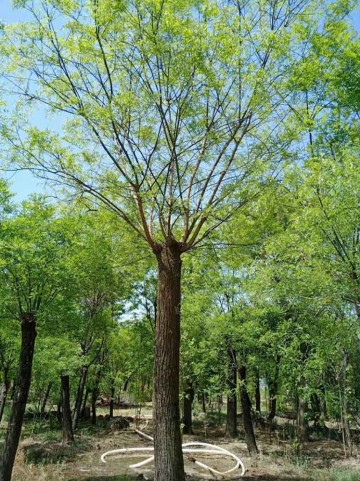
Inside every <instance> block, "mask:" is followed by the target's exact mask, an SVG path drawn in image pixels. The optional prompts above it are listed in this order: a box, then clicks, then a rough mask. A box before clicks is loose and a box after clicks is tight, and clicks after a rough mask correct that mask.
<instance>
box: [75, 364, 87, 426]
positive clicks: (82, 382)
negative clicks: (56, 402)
mask: <svg viewBox="0 0 360 481" xmlns="http://www.w3.org/2000/svg"><path fill="white" fill-rule="evenodd" d="M88 371H89V368H88V366H82V368H81V374H80V380H79V385H78V390H77V393H76V400H75V406H74V410H73V414H72V426H73V431H75V429H76V427H77V423H78V420H79V417H80V412H81V405H82V401H83V397H84V389H85V384H86V378H87V375H88Z"/></svg>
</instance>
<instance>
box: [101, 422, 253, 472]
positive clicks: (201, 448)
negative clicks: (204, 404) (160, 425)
mask: <svg viewBox="0 0 360 481" xmlns="http://www.w3.org/2000/svg"><path fill="white" fill-rule="evenodd" d="M135 431H136V432H137V433H138V434H139V435H140V436H142V437H144V438H146V439H149V441H154V439H153V438H152V437H151V436H148V435H147V434H145V433H143V432H141V431H138V430H137V429H136V430H135ZM182 448H183V453H184V454H195V455H196V454H197V453H199V454H220V455H223V456H227V457H230V458H232V459H233V460H234V461H235V465H234V466H233V467H232V468H230V469H228V470H227V471H218V470H217V469H214V468H212V467H210V466H208V465H207V464H205V463H202V462H200V461H196V460H195V461H194V463H195V464H197V465H198V466H199V467H201V468H204V469H207V470H208V471H211V472H212V473H213V474H219V475H222V476H224V475H226V474H230V473H232V472H234V471H236V470H237V469H239V468H241V474H240V476H244V474H245V466H244V463H243V462H242V461H241V459H240V458H239V457H238V456H236V455H235V454H233V453H231V452H230V451H228V450H227V449H224V448H221V447H220V446H216V445H214V444H208V443H201V442H192V443H185V444H183V445H182ZM205 448H206V449H205ZM152 452H154V447H153V446H148V447H142V448H123V449H113V450H112V451H107V452H106V453H104V454H103V455H102V456H101V461H102V462H103V463H106V461H105V458H106V457H107V456H110V455H112V454H124V453H144V455H145V456H148V458H147V459H145V460H144V461H140V463H136V464H131V465H130V466H129V467H130V468H141V467H142V466H145V465H146V464H148V463H151V462H152V461H154V455H153V454H150V453H152ZM145 453H147V454H145Z"/></svg>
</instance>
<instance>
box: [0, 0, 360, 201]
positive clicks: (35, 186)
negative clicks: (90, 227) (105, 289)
mask: <svg viewBox="0 0 360 481" xmlns="http://www.w3.org/2000/svg"><path fill="white" fill-rule="evenodd" d="M26 19H27V14H26V11H24V10H14V9H13V8H12V0H0V21H4V22H17V21H23V20H26ZM352 20H353V23H354V26H355V28H356V29H357V30H358V31H359V32H360V0H359V7H358V8H357V10H356V11H355V12H354V13H353V15H352ZM7 178H8V179H9V180H10V182H11V190H12V191H13V192H14V193H15V200H16V201H21V200H23V199H25V198H26V197H27V196H28V195H29V194H31V193H34V192H44V193H47V191H46V189H45V187H44V185H43V183H42V182H41V181H40V180H39V179H36V178H35V177H34V176H32V175H31V174H30V173H29V172H16V173H15V174H12V175H8V176H7Z"/></svg>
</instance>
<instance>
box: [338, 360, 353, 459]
mask: <svg viewBox="0 0 360 481" xmlns="http://www.w3.org/2000/svg"><path fill="white" fill-rule="evenodd" d="M349 359H350V355H349V353H348V352H346V351H344V352H343V361H342V366H341V369H340V372H339V376H338V384H339V401H340V413H341V430H342V438H343V448H344V454H345V456H351V455H352V449H353V448H352V436H351V429H350V422H349V412H348V407H347V392H346V391H347V379H346V373H347V367H348V364H349Z"/></svg>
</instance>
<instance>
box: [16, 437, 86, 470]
mask: <svg viewBox="0 0 360 481" xmlns="http://www.w3.org/2000/svg"><path fill="white" fill-rule="evenodd" d="M88 449H90V446H89V443H88V442H87V441H86V440H83V439H80V440H76V441H75V442H74V443H73V444H72V445H70V446H63V445H62V444H59V443H52V442H46V443H41V444H40V443H35V444H30V445H29V446H25V447H24V455H25V462H26V464H59V463H63V462H66V461H70V460H72V459H74V458H75V456H76V455H77V454H78V453H79V452H80V451H87V450H88Z"/></svg>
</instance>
